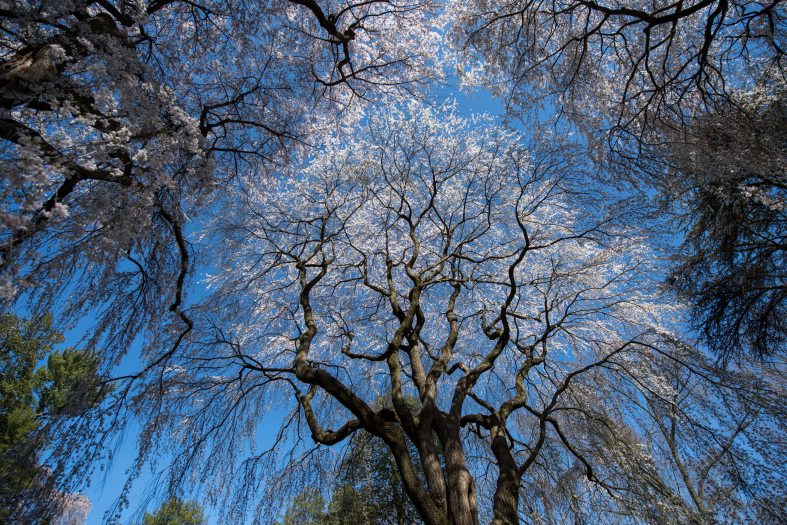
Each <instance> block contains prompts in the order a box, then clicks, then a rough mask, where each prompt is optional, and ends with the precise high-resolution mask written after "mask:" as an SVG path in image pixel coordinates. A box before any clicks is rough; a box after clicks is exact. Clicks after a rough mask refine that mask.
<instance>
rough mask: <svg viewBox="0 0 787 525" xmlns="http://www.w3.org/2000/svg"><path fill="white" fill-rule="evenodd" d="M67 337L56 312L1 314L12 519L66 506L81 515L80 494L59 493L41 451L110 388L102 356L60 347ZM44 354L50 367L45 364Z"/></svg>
mask: <svg viewBox="0 0 787 525" xmlns="http://www.w3.org/2000/svg"><path fill="white" fill-rule="evenodd" d="M62 342H63V336H62V335H61V334H60V333H58V332H57V331H55V330H54V329H53V328H52V318H51V316H43V317H39V318H36V319H33V320H30V321H27V320H23V319H20V318H18V317H16V316H15V315H12V314H3V315H2V316H0V358H1V359H0V394H1V395H0V429H1V430H0V501H2V503H3V508H4V511H3V519H4V520H10V523H23V522H26V521H27V522H29V520H42V519H44V518H48V517H49V516H50V515H51V514H59V513H60V512H61V511H62V510H64V509H71V514H74V515H75V516H76V515H81V514H82V513H81V511H78V509H81V508H83V507H84V504H82V503H81V502H80V501H79V495H71V494H63V493H61V492H59V491H58V490H57V489H58V485H57V481H58V480H57V479H55V478H54V477H53V476H52V474H51V470H50V469H49V468H48V467H47V466H45V465H41V464H40V463H39V459H40V458H39V455H40V452H41V451H42V450H43V448H45V447H46V446H47V444H48V440H49V436H50V433H51V432H52V427H55V426H56V424H57V423H58V422H60V421H62V419H63V418H69V417H74V416H78V415H79V414H81V413H83V412H85V411H86V410H88V409H90V408H91V407H94V406H95V405H97V404H98V403H100V402H101V400H102V399H103V397H104V396H105V394H106V387H103V386H102V381H103V378H102V377H101V376H99V375H98V361H97V357H96V356H95V355H93V354H91V353H89V352H86V351H84V350H74V349H66V350H63V351H55V350H54V346H55V345H57V344H60V343H62ZM43 359H47V362H46V363H47V364H46V365H44V366H40V365H39V363H40V362H41V361H42V360H43ZM75 498H76V499H75ZM88 508H89V504H88Z"/></svg>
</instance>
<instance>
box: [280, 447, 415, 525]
mask: <svg viewBox="0 0 787 525" xmlns="http://www.w3.org/2000/svg"><path fill="white" fill-rule="evenodd" d="M414 452H415V451H413V453H414ZM361 523H362V524H364V525H415V524H419V523H421V520H420V519H419V517H418V514H417V512H416V510H415V507H414V506H413V504H412V503H411V502H410V500H409V499H408V497H407V494H406V493H405V492H404V486H403V485H402V481H401V478H400V476H399V471H398V470H397V467H396V462H395V461H394V458H393V456H392V455H391V452H390V450H389V449H388V447H387V446H386V445H385V443H384V442H383V441H382V440H381V439H380V438H377V437H375V436H372V435H371V434H368V433H366V432H359V433H358V434H356V435H355V436H354V438H353V440H352V441H351V442H350V444H349V446H348V447H347V452H346V455H345V458H344V461H342V463H341V465H340V467H339V472H338V475H337V479H336V486H335V487H334V488H333V491H332V493H331V499H330V500H329V501H328V504H327V509H326V502H325V499H324V498H323V496H322V495H321V494H320V492H319V491H318V490H317V489H315V488H313V487H307V488H306V489H304V490H303V492H301V493H300V494H298V495H297V496H295V497H294V498H293V500H292V503H291V504H290V507H289V508H288V509H287V511H286V513H285V514H284V516H283V517H282V521H280V522H277V525H357V524H361Z"/></svg>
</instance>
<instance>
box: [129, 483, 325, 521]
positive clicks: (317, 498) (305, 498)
mask: <svg viewBox="0 0 787 525" xmlns="http://www.w3.org/2000/svg"><path fill="white" fill-rule="evenodd" d="M325 520H326V512H325V499H323V497H322V495H321V494H320V493H319V491H318V490H317V489H315V488H312V487H307V488H306V489H304V491H303V492H301V493H300V494H298V495H297V496H295V498H293V500H292V503H291V504H290V507H289V508H288V509H287V512H285V513H284V516H283V517H282V519H281V521H280V522H276V525H322V524H323V523H324V522H325ZM145 525H148V524H145Z"/></svg>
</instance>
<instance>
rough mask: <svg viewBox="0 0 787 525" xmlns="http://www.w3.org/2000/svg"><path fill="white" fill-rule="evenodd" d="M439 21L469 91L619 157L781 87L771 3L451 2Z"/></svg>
mask: <svg viewBox="0 0 787 525" xmlns="http://www.w3.org/2000/svg"><path fill="white" fill-rule="evenodd" d="M445 13H446V14H445V21H446V24H448V25H449V27H450V28H451V29H452V30H453V33H452V35H453V36H452V38H453V39H454V42H455V47H456V49H457V52H458V56H459V59H460V70H462V71H464V72H465V73H466V79H467V81H468V82H469V83H471V84H481V85H484V86H487V87H489V88H490V89H492V90H493V91H496V92H497V93H499V94H500V95H502V96H504V97H506V99H507V100H508V101H509V102H510V104H511V106H512V109H521V108H522V107H529V106H532V105H533V104H538V103H540V102H542V101H543V100H544V99H545V98H547V96H549V95H551V96H554V97H555V100H554V102H555V104H556V106H557V111H558V112H559V113H560V114H561V115H563V116H565V117H568V118H569V119H574V120H575V121H578V122H579V123H580V124H582V125H583V126H584V128H585V130H586V131H588V132H590V133H593V134H595V135H598V134H599V131H601V132H603V133H602V134H601V135H602V137H603V136H605V135H606V137H607V138H610V137H611V143H612V145H613V147H615V148H616V149H620V150H628V147H629V146H630V145H631V144H630V143H631V142H632V139H634V142H635V143H637V142H639V141H644V142H652V141H654V140H655V141H657V139H656V135H654V133H656V132H657V131H658V128H659V127H660V126H663V125H667V126H670V127H675V126H681V125H683V124H685V123H687V122H689V121H690V120H691V119H692V118H693V117H694V116H696V115H698V114H703V113H705V112H707V111H709V110H713V109H715V108H717V107H718V106H719V105H720V104H724V103H725V102H726V101H727V100H728V99H729V96H730V94H731V93H732V91H733V90H734V89H739V88H741V87H752V85H753V83H754V82H760V83H761V84H762V85H763V86H767V85H768V84H769V83H770V82H774V80H778V79H783V78H784V38H785V33H784V28H785V23H784V22H785V11H784V5H783V4H782V3H781V2H770V1H755V2H738V1H732V2H729V1H727V0H697V1H690V2H684V1H682V0H679V1H675V2H672V1H656V0H635V1H625V2H624V1H618V0H613V1H609V2H596V1H587V0H551V1H537V2H533V1H528V0H522V1H519V0H515V1H496V0H492V1H489V0H479V1H477V2H464V1H456V2H452V3H450V4H449V6H448V8H447V9H446V12H445Z"/></svg>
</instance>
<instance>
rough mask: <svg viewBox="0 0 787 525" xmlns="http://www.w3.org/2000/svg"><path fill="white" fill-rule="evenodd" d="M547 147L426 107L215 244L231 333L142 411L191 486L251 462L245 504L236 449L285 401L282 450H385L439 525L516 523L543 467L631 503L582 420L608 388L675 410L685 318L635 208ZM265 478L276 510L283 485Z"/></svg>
mask: <svg viewBox="0 0 787 525" xmlns="http://www.w3.org/2000/svg"><path fill="white" fill-rule="evenodd" d="M539 142H540V143H541V145H540V146H539V147H537V148H534V149H526V148H524V147H523V146H522V139H521V137H519V136H518V135H517V134H515V133H512V132H510V131H506V130H505V129H504V128H500V127H498V126H495V125H493V122H492V121H490V120H489V119H486V118H484V117H476V118H474V119H465V118H462V117H460V116H458V115H457V114H456V112H455V110H454V109H452V108H451V107H448V108H441V109H429V108H424V107H420V106H418V105H408V106H405V107H399V108H396V107H395V108H392V109H388V110H386V111H384V112H377V113H374V114H371V115H370V116H369V117H368V118H367V119H366V120H365V121H364V125H363V127H362V128H360V129H359V130H357V131H356V132H355V133H353V134H351V135H343V134H337V135H336V136H335V137H334V138H333V139H332V140H330V141H329V142H328V143H327V144H326V145H325V146H324V148H323V149H322V150H321V154H320V155H319V156H318V157H317V158H315V159H314V160H313V161H312V162H310V163H308V165H306V166H303V167H300V168H297V169H296V168H293V171H292V172H290V173H288V174H287V176H284V177H281V178H280V179H278V180H276V181H271V182H270V183H269V184H266V185H263V186H251V185H250V186H249V187H248V188H247V190H246V191H245V192H244V193H243V195H242V196H239V200H242V202H243V205H242V206H237V207H235V208H234V209H233V210H231V211H230V212H225V213H223V214H222V215H221V217H220V218H218V220H217V222H216V225H215V226H214V228H215V230H214V231H215V238H216V239H221V242H222V248H221V249H220V250H218V249H217V250H216V251H217V252H218V251H221V252H222V253H224V254H226V259H225V260H224V262H223V263H222V264H219V265H218V266H219V267H221V268H226V270H222V271H220V272H217V273H215V275H214V276H213V277H211V278H210V280H209V282H210V286H211V287H212V289H213V294H212V296H211V297H210V299H209V300H208V301H207V302H206V304H205V306H204V307H203V308H201V309H199V310H195V312H194V315H195V316H197V317H199V318H205V319H211V320H212V321H211V322H212V323H213V327H214V328H213V329H211V330H208V331H207V332H204V333H203V335H202V336H201V337H199V338H197V339H195V341H194V343H193V344H191V345H189V346H188V347H187V348H184V350H183V351H182V352H179V353H177V354H175V355H172V356H171V358H170V359H169V360H168V361H167V364H166V368H165V369H164V370H163V371H162V373H161V375H160V376H157V378H156V380H155V381H153V382H151V383H149V386H148V387H147V388H146V389H145V391H144V393H143V394H142V396H143V397H144V398H145V399H146V404H145V406H146V407H150V403H151V402H152V403H154V406H158V407H161V409H160V410H157V411H156V412H155V414H156V417H155V418H153V419H152V420H151V421H150V426H149V428H148V431H147V432H149V434H146V435H148V437H149V439H150V444H149V445H148V446H150V447H152V448H159V447H163V446H164V444H165V443H166V446H167V447H174V449H175V450H181V451H183V452H182V457H181V458H180V459H179V460H178V461H176V462H175V469H174V472H175V473H174V474H173V475H174V477H175V479H182V478H183V477H184V476H186V475H187V473H188V472H190V469H191V468H194V465H197V464H201V462H200V461H199V458H203V459H204V460H205V461H207V462H208V463H209V464H210V465H212V466H213V467H212V468H211V469H210V474H207V473H205V472H204V471H203V474H202V478H203V479H205V478H206V477H210V476H220V474H218V473H219V472H222V470H221V465H223V466H224V468H237V467H229V465H237V463H238V462H240V463H242V464H243V465H245V466H246V468H247V470H245V472H246V476H244V477H243V478H242V479H243V482H242V483H241V484H240V485H241V486H239V487H235V489H236V490H237V491H238V492H239V494H238V493H236V495H239V497H240V499H243V497H244V496H243V494H245V493H244V490H245V489H244V487H247V486H249V485H251V486H253V485H254V482H253V479H254V478H253V476H255V475H257V474H259V473H260V471H258V470H257V469H258V468H262V467H261V466H260V465H261V464H264V463H265V461H264V459H265V458H266V457H267V456H266V455H265V454H263V455H262V456H254V455H252V458H251V459H245V460H244V459H243V456H242V451H243V450H246V448H245V445H241V444H238V445H237V447H233V448H232V450H231V451H228V450H227V449H226V443H228V442H234V443H237V441H233V440H237V439H238V436H239V435H246V436H249V439H252V441H253V437H251V436H253V435H254V433H255V431H254V429H256V428H257V427H258V425H259V422H260V419H259V418H260V416H261V412H260V410H261V407H264V406H265V405H266V404H267V405H269V404H270V401H269V400H271V399H275V400H276V405H277V409H278V410H281V409H282V405H281V403H282V400H283V399H287V398H288V397H289V399H291V400H292V403H293V404H292V405H291V409H292V410H293V413H292V418H293V419H287V420H286V421H289V423H285V427H284V430H283V432H284V433H283V434H282V436H286V435H287V429H292V428H293V425H294V422H295V421H297V422H299V424H302V425H303V426H304V428H306V429H308V434H309V435H310V436H311V439H312V440H313V441H314V442H315V443H317V444H318V445H324V446H332V445H336V444H339V443H342V442H343V441H344V440H346V439H347V438H349V437H350V436H352V435H353V434H354V433H355V432H359V431H366V432H369V433H371V434H373V435H375V436H377V437H379V438H380V439H381V440H382V441H383V442H384V443H385V445H386V446H387V447H388V448H389V449H390V450H391V452H392V453H393V456H394V457H395V459H396V464H397V468H398V470H399V473H400V474H401V478H402V482H403V485H404V488H405V491H406V493H407V495H408V497H409V498H410V499H411V501H412V502H413V504H414V506H415V507H416V509H417V510H418V512H419V514H420V516H421V518H422V519H423V520H424V522H426V523H440V524H442V523H445V524H448V523H451V524H459V523H462V524H464V523H467V524H472V523H478V522H479V519H481V520H483V521H487V520H491V521H492V523H500V524H502V523H517V522H518V519H519V518H518V516H519V513H520V509H521V502H520V500H519V495H520V493H521V490H522V489H523V479H525V480H528V479H530V478H529V476H530V475H531V473H532V472H533V471H534V470H537V469H539V468H540V466H541V459H542V457H543V456H542V455H541V454H542V452H543V451H546V450H547V449H549V450H551V451H553V452H554V451H555V450H557V449H560V450H562V452H563V453H564V454H565V455H567V456H570V457H573V458H575V460H576V461H578V462H579V463H580V464H581V465H583V472H584V474H585V476H586V478H587V479H588V480H589V481H590V482H592V483H595V484H597V486H598V487H601V488H604V487H606V488H607V489H608V490H610V491H612V490H614V487H615V484H614V482H613V480H612V479H610V478H607V477H606V476H605V473H606V472H608V471H607V470H606V468H607V467H605V466H603V465H601V464H600V462H599V464H596V461H595V459H594V457H593V456H592V455H591V454H590V453H588V452H586V447H587V446H589V445H588V443H589V442H590V441H588V440H591V441H592V440H593V439H595V438H594V437H592V436H593V434H589V433H588V432H587V431H586V430H582V429H581V425H579V424H577V423H576V422H575V421H573V418H572V417H571V414H573V411H579V413H580V414H582V413H584V412H583V411H584V410H585V409H586V404H587V403H592V402H594V399H595V398H594V395H593V391H594V389H595V388H596V387H595V386H594V385H596V382H597V381H598V377H599V375H604V374H605V373H610V374H614V375H618V376H620V377H624V378H625V377H628V378H631V380H632V381H635V382H636V384H637V385H639V386H640V387H641V388H643V389H646V390H647V391H648V392H650V393H651V394H652V395H654V396H656V398H657V399H665V398H669V396H671V395H672V393H673V389H672V386H671V384H670V380H669V377H668V376H667V375H666V374H664V373H663V372H662V370H661V368H662V366H663V365H662V363H661V362H660V359H667V360H669V359H668V358H665V357H664V356H669V355H670V352H671V350H670V349H671V348H673V347H675V337H674V336H673V335H672V334H671V328H670V325H671V323H672V318H673V317H674V315H675V313H676V310H675V309H674V308H673V307H671V306H669V305H666V304H665V303H664V302H663V301H661V300H660V299H659V297H658V294H657V293H656V292H655V291H654V272H656V269H655V267H654V265H655V264H656V261H655V258H654V255H653V253H652V252H651V250H650V249H648V247H647V246H646V244H645V239H643V238H642V237H641V235H640V234H639V233H638V231H637V229H636V228H635V227H634V226H627V225H626V224H624V223H625V221H624V218H625V217H630V216H629V215H628V213H627V210H626V206H625V205H623V204H620V203H618V204H617V205H616V206H614V207H609V206H604V205H603V199H601V197H600V196H599V195H596V194H594V192H592V191H591V190H590V189H589V188H587V187H583V185H582V183H581V180H582V178H583V177H584V176H585V174H584V173H583V164H582V161H581V157H579V156H577V155H575V151H574V150H572V148H571V147H570V146H569V145H567V144H565V143H561V141H560V140H558V139H556V138H554V137H549V136H548V135H547V134H544V135H543V136H541V137H540V141H539ZM580 210H581V211H580ZM203 316H204V317H203ZM219 319H223V321H219ZM381 396H382V397H383V398H390V400H391V402H390V404H383V405H380V403H378V402H377V400H378V399H380V397H381ZM413 398H415V399H417V400H418V401H417V403H416V404H413V403H412V402H408V400H411V399H413ZM624 405H626V403H622V404H621V406H624ZM629 409H632V408H631V407H628V408H625V406H624V408H621V411H622V412H621V415H620V418H621V424H622V422H623V421H625V418H626V416H625V415H623V414H624V413H625V412H626V410H629ZM147 410H149V408H147ZM610 417H614V416H610ZM168 425H173V427H172V430H174V429H175V428H180V429H183V430H182V431H177V432H171V431H166V430H164V429H165V428H169V427H168ZM297 434H298V433H297V432H296V435H297ZM632 435H633V436H636V432H632ZM281 439H282V442H279V444H278V447H279V449H281V448H283V447H285V445H284V443H283V442H286V440H287V438H285V437H282V438H281ZM632 439H636V437H632ZM153 443H155V446H154V445H153ZM410 443H412V444H414V446H415V447H414V448H415V450H416V451H417V452H416V453H414V452H413V449H412V447H409V446H408V445H409V444H410ZM296 449H297V446H296ZM255 457H256V459H254V458H255ZM308 457H309V456H308V454H307V456H306V458H304V459H303V462H305V461H306V459H307V458H308ZM647 457H648V456H647V452H646V451H643V452H642V458H647ZM643 460H644V459H643ZM301 463H302V462H301V461H295V460H294V459H290V460H289V461H287V462H286V465H287V467H286V469H285V470H287V469H293V468H297V467H296V465H299V464H301ZM610 463H611V461H610ZM275 464H276V462H275V461H271V463H269V466H275ZM488 465H495V466H494V467H491V468H490V467H488ZM609 468H612V467H609ZM214 469H215V470H214ZM273 470H274V471H275V470H276V469H275V468H274V469H273ZM263 471H264V469H263ZM263 474H264V472H263ZM268 474H271V472H268ZM266 479H267V480H268V483H269V485H268V486H269V487H270V488H269V490H271V491H275V487H276V486H277V485H276V480H277V479H279V480H280V479H281V478H279V477H277V476H276V475H272V476H267V477H266ZM216 481H217V482H219V481H218V480H216ZM245 497H248V494H246V496H245ZM668 503H670V502H668Z"/></svg>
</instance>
